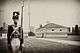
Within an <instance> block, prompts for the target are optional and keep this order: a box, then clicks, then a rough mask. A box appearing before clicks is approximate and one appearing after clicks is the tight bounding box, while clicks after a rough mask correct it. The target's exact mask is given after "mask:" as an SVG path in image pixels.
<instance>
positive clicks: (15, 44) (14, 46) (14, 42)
mask: <svg viewBox="0 0 80 53" xmlns="http://www.w3.org/2000/svg"><path fill="white" fill-rule="evenodd" d="M11 46H12V50H13V53H16V51H18V50H19V47H20V39H19V38H13V39H12V40H11Z"/></svg>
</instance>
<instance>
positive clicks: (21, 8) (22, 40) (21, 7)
mask: <svg viewBox="0 0 80 53" xmlns="http://www.w3.org/2000/svg"><path fill="white" fill-rule="evenodd" d="M23 7H24V1H23V0H22V7H21V28H22V30H21V35H22V39H23ZM22 41H23V40H22Z"/></svg>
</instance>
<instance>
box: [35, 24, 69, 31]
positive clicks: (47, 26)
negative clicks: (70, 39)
mask: <svg viewBox="0 0 80 53" xmlns="http://www.w3.org/2000/svg"><path fill="white" fill-rule="evenodd" d="M42 28H68V27H66V26H61V25H58V24H54V23H48V24H46V25H44V26H43V27H42ZM39 29H41V28H37V29H36V30H39Z"/></svg>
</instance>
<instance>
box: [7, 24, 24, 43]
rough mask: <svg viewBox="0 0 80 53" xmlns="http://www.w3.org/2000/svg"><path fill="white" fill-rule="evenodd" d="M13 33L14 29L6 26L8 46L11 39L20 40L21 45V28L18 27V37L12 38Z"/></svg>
mask: <svg viewBox="0 0 80 53" xmlns="http://www.w3.org/2000/svg"><path fill="white" fill-rule="evenodd" d="M13 31H14V28H13V25H8V33H7V37H8V38H7V40H8V44H11V40H12V38H19V39H20V44H22V43H23V35H22V31H23V30H22V28H21V27H18V32H19V35H17V36H14V35H13V34H12V33H13Z"/></svg>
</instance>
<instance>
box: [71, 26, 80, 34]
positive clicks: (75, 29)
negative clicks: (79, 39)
mask: <svg viewBox="0 0 80 53" xmlns="http://www.w3.org/2000/svg"><path fill="white" fill-rule="evenodd" d="M72 35H80V27H79V26H78V25H75V27H72Z"/></svg>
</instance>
